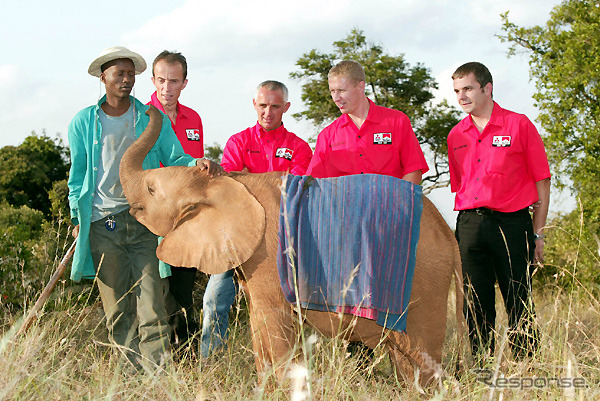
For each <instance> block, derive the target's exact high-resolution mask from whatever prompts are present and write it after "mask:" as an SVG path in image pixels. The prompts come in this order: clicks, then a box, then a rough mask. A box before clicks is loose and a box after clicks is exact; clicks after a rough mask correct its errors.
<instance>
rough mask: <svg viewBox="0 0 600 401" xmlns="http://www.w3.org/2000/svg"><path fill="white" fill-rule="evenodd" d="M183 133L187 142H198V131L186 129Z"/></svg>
mask: <svg viewBox="0 0 600 401" xmlns="http://www.w3.org/2000/svg"><path fill="white" fill-rule="evenodd" d="M185 133H186V135H187V139H188V141H199V140H200V130H199V129H186V130H185Z"/></svg>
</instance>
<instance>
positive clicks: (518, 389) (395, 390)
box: [0, 287, 600, 400]
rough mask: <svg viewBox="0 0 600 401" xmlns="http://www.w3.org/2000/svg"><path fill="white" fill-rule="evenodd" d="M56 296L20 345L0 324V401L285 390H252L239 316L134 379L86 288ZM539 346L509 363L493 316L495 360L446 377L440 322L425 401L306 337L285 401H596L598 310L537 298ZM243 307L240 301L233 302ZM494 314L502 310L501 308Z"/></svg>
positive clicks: (548, 292) (585, 302)
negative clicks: (221, 334)
mask: <svg viewBox="0 0 600 401" xmlns="http://www.w3.org/2000/svg"><path fill="white" fill-rule="evenodd" d="M70 294H72V291H71V292H67V291H62V290H58V291H57V292H56V293H55V296H54V298H53V300H52V302H51V303H50V304H49V305H48V307H47V310H48V311H50V310H52V312H46V313H45V314H44V315H43V316H42V317H41V318H40V320H39V321H38V322H37V323H36V324H35V325H34V326H33V327H32V328H31V329H30V330H29V332H28V333H27V335H26V336H21V337H16V335H15V331H16V329H17V328H18V325H19V317H18V316H13V315H10V314H8V313H4V314H3V317H2V321H1V322H0V323H1V325H0V335H1V336H0V377H1V378H2V380H0V400H263V399H264V400H279V399H289V398H290V393H289V392H288V391H287V390H284V389H278V388H276V389H265V388H263V387H261V386H260V384H259V382H258V379H257V374H256V370H255V368H254V358H253V354H252V343H251V340H250V335H249V330H248V323H247V316H246V314H245V309H244V308H243V307H239V308H238V310H237V315H236V316H235V317H234V318H233V323H232V333H231V337H230V341H229V347H228V349H227V350H226V351H225V352H224V353H223V354H222V355H219V356H218V357H213V358H211V359H209V360H207V361H200V360H198V358H197V357H196V355H197V350H196V349H193V348H188V349H186V350H184V351H183V352H181V353H180V355H179V358H178V361H177V362H176V363H173V364H172V365H171V366H169V367H168V368H167V369H166V371H164V372H163V373H162V374H159V375H153V374H143V373H133V372H131V370H130V369H128V367H127V366H124V365H123V364H122V358H121V357H120V356H119V355H118V353H117V352H115V351H114V350H113V349H112V348H111V347H110V345H108V341H107V338H106V330H105V328H104V323H103V321H102V311H101V308H100V304H99V303H98V301H97V300H96V297H95V295H93V293H92V291H91V290H90V288H86V289H84V290H83V291H81V292H79V294H78V296H76V297H75V296H73V295H70ZM535 301H536V307H537V312H538V321H539V324H540V328H541V335H542V342H541V343H542V346H541V349H540V350H539V352H538V354H537V355H536V356H535V358H532V359H530V360H527V361H523V362H514V361H513V359H512V358H511V357H510V352H509V351H508V349H507V347H506V344H505V335H504V334H503V333H504V330H505V329H504V328H505V327H506V316H505V315H504V316H503V315H499V322H498V323H499V324H498V327H499V334H498V336H499V341H498V353H497V355H496V358H495V359H494V360H493V361H492V362H490V364H489V365H488V366H485V367H484V368H485V369H484V370H483V371H478V370H475V369H467V370H466V372H464V374H462V375H461V376H459V377H455V376H454V363H453V360H454V356H455V354H456V347H457V346H456V341H455V336H454V335H453V332H454V328H455V327H456V322H455V321H454V319H453V318H452V312H451V313H449V325H448V341H447V346H446V350H445V352H444V361H443V365H444V368H445V370H446V372H447V377H446V378H445V379H444V381H443V384H442V386H441V387H438V388H434V389H430V390H429V391H428V392H427V393H426V394H422V393H420V392H419V391H418V390H416V389H414V388H412V387H408V388H407V387H406V386H405V385H404V384H402V383H398V382H397V381H396V379H395V377H394V375H393V372H392V368H391V366H390V363H389V359H388V358H387V356H386V355H385V353H383V351H382V350H376V353H375V355H376V358H375V360H374V362H373V363H372V364H371V365H370V366H368V368H367V369H366V370H365V369H360V368H359V361H358V360H357V359H355V358H353V357H349V356H348V355H347V353H346V352H345V348H344V346H343V344H342V342H341V341H340V340H339V339H325V338H322V337H320V336H317V335H313V334H312V333H310V332H307V335H308V337H309V338H310V341H309V344H310V346H307V347H306V349H305V352H306V355H307V359H308V365H309V369H308V383H309V386H308V387H309V388H306V387H305V388H303V392H304V395H305V398H301V397H300V396H301V395H302V394H301V393H295V394H292V395H291V397H298V398H297V399H312V400H339V399H349V400H396V399H402V400H404V399H406V400H412V399H414V400H423V399H437V400H473V399H477V400H479V399H481V400H513V399H514V400H523V399H541V400H557V399H565V400H580V399H590V400H597V399H600V302H599V301H598V299H596V298H594V297H593V296H591V295H589V294H588V293H586V292H585V291H582V292H581V293H577V294H567V293H563V292H561V291H559V290H558V289H557V288H556V287H547V288H543V289H538V290H536V295H535ZM242 304H243V302H242ZM499 307H500V305H499ZM500 308H501V307H500Z"/></svg>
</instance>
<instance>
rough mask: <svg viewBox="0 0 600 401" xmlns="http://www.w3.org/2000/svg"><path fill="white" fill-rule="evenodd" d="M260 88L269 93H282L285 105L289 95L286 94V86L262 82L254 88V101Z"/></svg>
mask: <svg viewBox="0 0 600 401" xmlns="http://www.w3.org/2000/svg"><path fill="white" fill-rule="evenodd" d="M262 88H265V89H266V90H270V91H276V90H280V91H281V92H282V93H283V101H284V102H285V103H287V101H288V96H289V93H288V88H287V86H285V85H284V84H283V83H281V82H279V81H264V82H261V83H260V84H259V85H258V86H257V87H256V95H254V99H256V97H257V96H258V91H259V90H261V89H262Z"/></svg>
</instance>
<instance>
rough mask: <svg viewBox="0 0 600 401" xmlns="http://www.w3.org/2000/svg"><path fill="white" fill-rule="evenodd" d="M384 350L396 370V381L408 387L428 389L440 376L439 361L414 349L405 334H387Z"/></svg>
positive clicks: (420, 350) (416, 348)
mask: <svg viewBox="0 0 600 401" xmlns="http://www.w3.org/2000/svg"><path fill="white" fill-rule="evenodd" d="M387 334H388V338H387V340H386V348H387V350H388V353H389V355H390V359H391V360H392V363H393V365H394V367H395V369H396V376H397V377H398V379H404V381H405V382H406V383H407V384H408V385H410V384H411V383H412V384H416V383H417V382H418V384H419V385H420V386H421V387H429V386H431V385H432V384H434V382H435V379H438V380H439V378H440V377H441V375H442V368H441V365H440V363H439V360H436V359H433V358H432V357H431V356H430V355H429V354H428V353H427V352H423V350H422V348H420V347H415V346H414V344H413V343H412V341H411V339H410V337H409V336H408V335H407V334H406V333H399V332H395V331H394V332H391V331H390V332H388V333H387Z"/></svg>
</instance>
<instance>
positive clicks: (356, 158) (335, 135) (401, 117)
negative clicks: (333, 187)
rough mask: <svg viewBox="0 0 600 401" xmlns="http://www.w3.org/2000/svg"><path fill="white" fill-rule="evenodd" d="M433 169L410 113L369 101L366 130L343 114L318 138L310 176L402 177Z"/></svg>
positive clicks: (309, 169) (363, 126)
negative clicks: (360, 175)
mask: <svg viewBox="0 0 600 401" xmlns="http://www.w3.org/2000/svg"><path fill="white" fill-rule="evenodd" d="M417 170H421V172H422V173H423V174H425V172H427V170H429V167H427V162H426V161H425V157H424V156H423V151H422V150H421V146H420V145H419V141H418V140H417V137H416V136H415V133H414V131H413V129H412V126H411V125H410V120H409V119H408V117H407V116H406V114H404V113H402V112H401V111H398V110H393V109H388V108H386V107H382V106H377V105H376V104H375V103H373V102H372V101H371V100H370V99H369V113H368V114H367V119H366V120H365V122H364V123H363V125H362V127H360V129H358V127H357V126H356V125H355V124H354V122H353V121H352V120H351V119H350V117H349V116H348V115H347V114H342V115H341V116H340V117H339V118H338V119H336V120H335V121H334V122H333V123H332V124H331V125H329V126H328V127H326V128H325V129H324V130H323V131H321V133H320V134H319V137H318V138H317V145H316V148H315V154H314V156H313V158H312V160H311V162H310V166H309V167H308V171H307V172H306V174H307V175H312V176H313V177H317V178H324V177H339V176H343V175H351V174H363V173H365V174H366V173H373V174H383V175H391V176H394V177H398V178H402V177H404V176H405V175H406V174H408V173H412V172H413V171H417Z"/></svg>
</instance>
